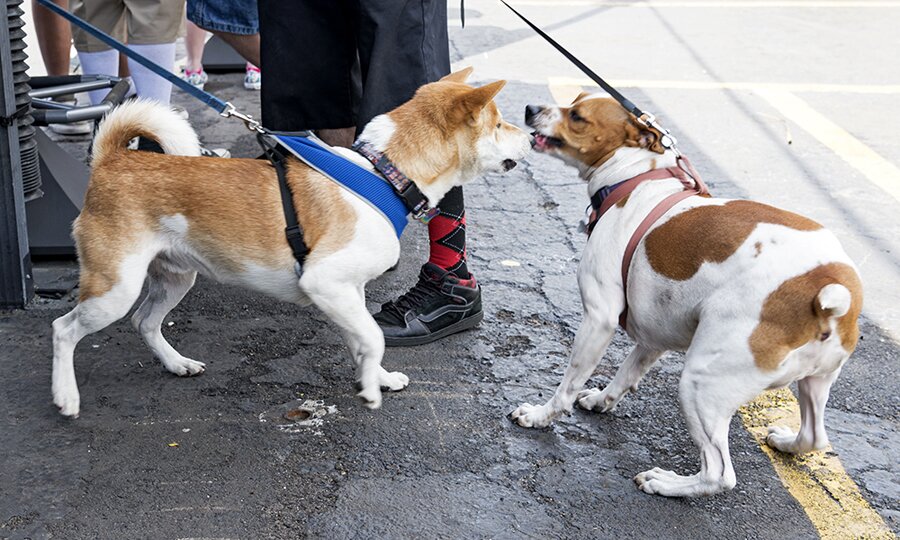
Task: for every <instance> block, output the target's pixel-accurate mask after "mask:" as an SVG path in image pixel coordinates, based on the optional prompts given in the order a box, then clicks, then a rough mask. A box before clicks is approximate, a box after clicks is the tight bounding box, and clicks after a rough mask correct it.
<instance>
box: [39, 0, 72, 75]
mask: <svg viewBox="0 0 900 540" xmlns="http://www.w3.org/2000/svg"><path fill="white" fill-rule="evenodd" d="M53 3H54V4H56V5H57V6H59V7H61V8H63V9H65V10H66V11H68V10H69V0H54V2H53ZM31 14H32V17H33V18H34V33H35V34H36V35H37V41H38V47H40V49H41V58H42V59H43V61H44V67H45V68H46V69H47V75H52V76H58V75H68V74H69V53H70V51H71V50H72V30H71V29H70V28H69V23H68V22H67V21H66V20H65V19H63V18H62V17H60V16H59V15H57V14H56V13H53V12H52V11H50V10H49V9H47V8H45V7H43V6H41V5H40V4H38V3H37V1H36V0H31Z"/></svg>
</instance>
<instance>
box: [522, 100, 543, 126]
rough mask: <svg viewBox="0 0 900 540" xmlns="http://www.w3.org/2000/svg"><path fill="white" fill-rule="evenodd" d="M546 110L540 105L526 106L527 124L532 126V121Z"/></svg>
mask: <svg viewBox="0 0 900 540" xmlns="http://www.w3.org/2000/svg"><path fill="white" fill-rule="evenodd" d="M543 110H544V108H543V107H541V106H540V105H526V106H525V123H526V124H528V125H531V121H532V120H533V119H534V117H535V116H537V115H539V114H540V113H541V111H543Z"/></svg>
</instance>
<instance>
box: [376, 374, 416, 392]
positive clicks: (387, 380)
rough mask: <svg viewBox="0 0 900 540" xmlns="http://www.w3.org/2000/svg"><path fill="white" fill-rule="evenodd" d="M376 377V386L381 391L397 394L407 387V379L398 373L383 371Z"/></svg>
mask: <svg viewBox="0 0 900 540" xmlns="http://www.w3.org/2000/svg"><path fill="white" fill-rule="evenodd" d="M381 371H382V373H381V374H380V375H379V376H378V384H380V385H381V389H382V390H390V391H391V392H399V391H400V390H403V389H404V388H406V387H407V386H409V377H407V376H406V375H404V374H403V373H400V372H399V371H385V370H383V369H382V370H381Z"/></svg>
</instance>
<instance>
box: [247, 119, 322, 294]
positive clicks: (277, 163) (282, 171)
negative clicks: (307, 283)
mask: <svg viewBox="0 0 900 540" xmlns="http://www.w3.org/2000/svg"><path fill="white" fill-rule="evenodd" d="M256 139H257V141H258V142H259V146H261V147H262V149H263V152H265V154H266V157H267V158H269V162H270V163H271V164H272V166H273V167H275V172H276V173H277V174H278V189H280V190H281V208H282V210H284V220H285V222H286V223H287V226H286V227H285V228H284V236H285V238H287V243H288V245H289V246H291V251H292V252H293V254H294V259H296V261H297V266H296V268H295V271H296V272H297V275H298V276H300V275H302V274H303V264H304V263H305V262H306V256H307V255H309V246H307V245H306V242H305V241H304V239H303V227H301V226H300V222H299V221H297V209H296V208H295V207H294V197H293V194H292V193H291V187H290V186H289V185H288V183H287V174H286V173H287V171H286V168H285V158H284V154H282V153H281V152H279V151H278V149H277V148H276V147H275V146H274V145H273V144H272V143H270V142H269V141H268V140H267V139H266V135H265V133H258V134H257V135H256Z"/></svg>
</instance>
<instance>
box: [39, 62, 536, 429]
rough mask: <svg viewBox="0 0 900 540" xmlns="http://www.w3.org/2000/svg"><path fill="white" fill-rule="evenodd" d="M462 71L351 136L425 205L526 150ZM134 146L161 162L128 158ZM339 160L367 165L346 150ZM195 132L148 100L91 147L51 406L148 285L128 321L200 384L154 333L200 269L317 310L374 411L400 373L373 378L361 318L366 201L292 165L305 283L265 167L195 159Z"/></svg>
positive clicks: (368, 221)
mask: <svg viewBox="0 0 900 540" xmlns="http://www.w3.org/2000/svg"><path fill="white" fill-rule="evenodd" d="M470 73H471V68H469V69H466V70H463V71H460V72H456V73H454V74H451V75H448V76H447V77H445V78H444V79H442V80H441V81H438V82H435V83H431V84H428V85H425V86H423V87H422V88H420V89H419V90H418V92H417V93H416V95H415V97H413V99H412V100H410V101H409V102H407V103H406V104H404V105H402V106H400V107H399V108H397V109H395V110H393V111H391V112H390V113H388V114H384V115H381V116H378V117H376V118H375V119H373V120H372V122H370V123H369V124H368V125H367V126H366V127H365V130H364V131H363V133H362V135H361V139H363V140H366V141H369V142H370V143H372V145H374V147H375V148H376V149H377V150H378V151H380V152H384V153H385V154H386V155H387V156H389V157H390V159H391V160H392V161H393V162H394V164H395V165H396V166H397V168H398V169H399V170H401V171H403V172H404V173H405V174H406V175H407V176H408V177H409V178H410V179H412V180H413V181H414V182H415V183H416V185H417V186H418V187H419V189H420V190H421V191H422V193H423V194H424V195H425V196H426V197H427V198H428V201H429V203H430V204H431V205H432V206H434V205H437V203H438V202H439V201H440V200H441V198H442V197H443V196H444V194H446V193H447V191H449V190H450V189H451V188H453V187H454V186H458V185H461V184H463V183H465V182H468V181H470V180H472V179H473V178H475V177H477V176H479V175H480V174H482V173H484V172H487V171H506V170H508V169H509V168H511V166H514V165H515V160H519V159H521V158H523V157H524V156H525V155H526V154H527V153H528V151H529V150H530V137H529V136H528V135H527V134H526V133H524V132H523V131H521V130H520V129H518V128H516V127H514V126H512V125H511V124H509V123H507V122H504V121H503V120H502V118H501V116H500V112H499V111H498V109H497V106H496V105H495V104H494V102H493V98H494V96H495V95H496V94H497V92H499V91H500V89H501V88H502V87H503V85H504V84H505V81H497V82H495V83H491V84H488V85H485V86H482V87H480V88H473V87H471V86H469V85H467V84H465V80H466V78H467V77H468V75H469V74H470ZM138 135H140V136H143V137H148V138H151V139H154V140H156V141H157V142H159V143H160V145H161V146H162V148H163V149H164V150H165V151H166V154H167V155H162V154H153V153H147V152H133V151H128V150H126V149H125V146H126V144H127V142H128V141H129V139H131V138H133V137H135V136H138ZM339 150H340V151H341V152H342V153H343V154H344V155H345V156H346V157H347V158H348V159H350V160H354V161H356V162H357V163H359V164H360V165H362V166H364V167H367V168H369V169H371V168H372V167H371V165H370V163H369V162H368V161H367V160H366V159H364V158H363V157H362V156H360V155H358V154H356V153H355V152H353V151H350V150H344V149H339ZM199 153H200V152H199V145H198V142H197V136H196V134H195V133H194V131H193V130H192V129H191V127H190V126H189V125H188V123H187V122H186V121H184V120H182V119H180V118H179V117H178V116H177V115H176V114H175V113H173V112H172V111H171V110H169V109H168V108H167V107H164V106H161V105H158V104H153V103H151V102H146V101H135V102H131V103H127V104H125V105H122V106H120V107H118V108H117V109H116V110H114V111H113V112H112V113H111V114H110V115H109V116H108V117H107V118H106V119H105V120H104V121H103V124H102V125H101V126H100V129H99V131H98V134H97V137H96V139H95V141H94V156H93V172H92V175H91V181H90V186H89V187H88V191H87V195H86V196H85V201H84V208H83V210H82V212H81V215H80V216H79V217H78V219H77V220H76V222H75V225H74V228H73V234H74V237H75V240H76V242H77V246H78V256H79V261H80V265H81V285H80V287H81V288H80V298H79V303H78V305H77V306H76V307H75V309H73V310H72V311H71V312H70V313H68V314H66V315H64V316H62V317H60V318H59V319H56V320H55V321H54V322H53V383H52V387H53V402H54V403H55V404H56V405H57V406H58V407H59V408H60V411H61V413H62V414H64V415H66V416H77V415H78V412H79V399H80V398H79V392H78V386H77V384H76V381H75V368H74V364H73V353H74V350H75V346H76V344H77V343H78V342H79V341H80V340H81V339H82V338H83V337H85V336H86V335H88V334H91V333H93V332H97V331H98V330H101V329H102V328H104V327H106V326H107V325H109V324H111V323H113V322H114V321H116V320H118V319H120V318H121V317H123V316H125V315H126V314H127V313H128V311H129V310H130V309H131V306H132V305H133V304H134V302H135V300H137V298H138V296H139V294H140V292H141V288H142V286H143V283H144V280H145V279H149V293H148V294H147V297H146V299H145V300H144V302H143V303H142V304H141V306H140V307H139V308H138V309H137V311H136V312H135V313H134V316H133V317H132V322H133V323H134V326H135V328H137V329H138V330H139V331H140V333H141V335H142V336H143V338H144V340H145V341H146V342H147V345H149V347H150V349H152V351H153V353H154V354H155V355H156V356H157V357H159V359H160V360H161V361H162V363H163V365H164V366H165V367H166V369H168V370H169V371H171V372H172V373H175V374H177V375H195V374H197V373H200V372H202V371H203V370H204V368H205V366H204V364H203V363H201V362H198V361H196V360H192V359H190V358H185V357H184V356H182V355H181V354H180V353H179V352H178V351H176V350H175V349H174V348H173V347H172V346H171V345H170V344H169V343H168V342H167V341H166V340H165V338H163V335H162V333H161V331H160V325H161V323H162V321H163V318H164V317H165V316H166V314H168V313H169V311H170V310H172V308H174V307H175V306H176V305H177V304H178V302H179V301H181V299H182V298H183V297H184V295H185V293H187V292H188V290H189V289H190V288H191V286H192V285H193V284H194V279H195V277H196V275H197V273H198V272H200V273H203V274H205V275H207V276H210V277H212V278H214V279H216V280H218V281H220V282H223V283H232V284H238V285H243V286H245V287H248V288H250V289H255V290H257V291H260V292H263V293H266V294H269V295H271V296H273V297H275V298H277V299H280V300H284V301H288V302H295V303H298V304H308V303H313V304H315V305H316V306H318V307H319V308H320V309H321V310H322V311H323V312H324V313H325V314H326V315H328V317H329V318H331V320H332V321H334V322H335V323H336V324H337V325H338V326H339V327H340V329H341V331H342V333H343V335H344V338H345V341H346V343H347V345H348V347H349V349H350V354H351V357H352V359H353V361H354V362H355V365H356V370H357V371H356V377H357V380H358V383H359V385H360V388H361V390H360V392H359V394H358V395H359V396H360V397H361V398H362V399H363V400H364V402H365V404H366V405H367V406H368V407H370V408H377V407H379V406H380V405H381V388H382V387H384V388H388V389H390V390H394V391H396V390H401V389H403V388H405V387H406V385H407V384H408V383H409V379H408V378H407V376H406V375H404V374H403V373H399V372H393V373H389V372H387V371H386V370H385V369H384V368H382V367H381V359H382V356H383V354H384V336H383V335H382V333H381V330H380V329H379V327H378V325H377V324H376V322H375V320H374V319H373V318H372V316H371V315H370V314H369V312H368V311H367V310H366V304H365V297H364V287H365V284H366V283H367V282H368V281H370V280H372V279H374V278H376V277H378V276H379V275H381V274H382V273H384V272H385V271H386V270H387V269H388V268H390V267H391V266H392V265H394V264H395V263H396V262H397V259H398V257H399V254H400V243H399V241H398V239H397V236H396V233H395V232H394V228H393V227H392V225H391V224H390V223H389V222H388V221H387V220H386V219H385V218H384V217H383V216H382V215H381V214H380V213H379V212H377V211H376V210H374V209H373V208H372V207H371V206H370V205H369V203H367V202H364V201H363V200H362V199H360V198H359V197H358V196H357V195H355V194H353V193H350V192H348V191H346V190H345V189H343V188H342V187H340V186H338V185H337V184H336V183H334V182H333V181H332V180H330V179H328V178H326V177H324V176H322V175H321V174H319V173H317V172H316V171H314V170H313V169H311V168H309V167H308V166H306V165H305V164H303V163H301V162H300V161H298V160H294V159H293V158H291V160H290V161H289V162H288V174H287V180H288V183H289V185H290V187H291V190H292V192H293V202H294V205H295V206H296V209H297V214H298V218H299V221H300V224H301V226H302V227H303V231H304V233H305V240H306V243H307V245H308V246H309V248H310V250H311V251H310V253H309V256H308V258H307V260H306V264H305V266H304V271H303V274H302V277H300V278H299V280H298V278H297V275H296V274H295V271H294V258H293V256H292V253H291V250H290V247H289V246H288V243H287V241H286V240H285V237H284V228H285V219H284V214H283V211H282V206H281V198H280V195H279V188H278V182H277V180H276V174H275V171H274V169H273V168H272V167H271V166H270V165H269V163H268V162H267V161H262V160H254V159H215V158H203V157H196V156H199Z"/></svg>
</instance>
